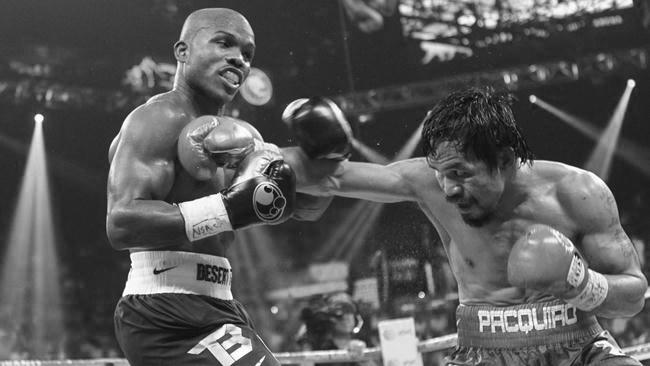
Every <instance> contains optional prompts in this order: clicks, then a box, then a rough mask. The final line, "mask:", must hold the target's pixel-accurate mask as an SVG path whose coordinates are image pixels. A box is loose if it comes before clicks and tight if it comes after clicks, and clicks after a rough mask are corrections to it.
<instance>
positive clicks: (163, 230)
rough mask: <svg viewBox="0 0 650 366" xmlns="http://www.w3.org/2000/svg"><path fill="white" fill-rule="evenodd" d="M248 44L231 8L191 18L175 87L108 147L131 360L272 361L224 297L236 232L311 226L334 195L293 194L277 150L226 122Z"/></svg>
mask: <svg viewBox="0 0 650 366" xmlns="http://www.w3.org/2000/svg"><path fill="white" fill-rule="evenodd" d="M254 53H255V39H254V34H253V30H252V28H251V26H250V24H249V23H248V21H247V20H246V19H245V18H244V16H242V15H241V14H239V13H238V12H235V11H233V10H230V9H223V8H210V9H201V10H198V11H195V12H193V13H192V14H190V15H189V16H188V17H187V19H186V20H185V23H184V25H183V29H182V31H181V34H180V38H179V40H178V42H176V44H175V45H174V56H175V57H176V60H177V70H176V74H175V78H174V85H173V89H172V90H171V91H169V92H166V93H162V94H159V95H156V96H154V97H152V98H151V99H149V100H148V101H147V102H146V103H145V104H143V105H141V106H139V107H137V108H136V109H135V110H133V111H132V112H131V113H130V114H129V115H128V116H127V117H126V119H125V121H124V123H123V125H122V128H121V130H120V132H119V133H118V135H117V137H116V138H115V139H114V140H113V142H112V144H111V146H110V149H109V160H110V172H109V177H108V207H107V217H106V232H107V235H108V238H109V240H110V242H111V245H112V246H113V247H114V248H115V249H118V250H128V251H129V252H130V259H131V270H130V272H129V277H128V280H127V283H126V286H125V289H124V292H123V296H122V297H121V299H120V300H119V302H118V304H117V306H116V309H115V331H116V336H117V340H118V342H119V344H120V347H121V348H122V350H123V351H124V354H125V356H126V358H127V359H128V361H129V363H130V365H133V366H139V365H174V366H182V365H231V364H232V365H262V366H263V365H278V364H279V363H278V361H277V360H276V359H275V357H274V356H273V354H272V353H271V352H270V351H269V349H268V348H267V347H266V346H265V345H264V343H263V342H262V340H261V339H260V337H259V336H258V334H257V332H256V331H255V329H254V326H253V323H252V321H251V319H250V318H249V316H248V314H247V313H246V310H245V309H244V308H243V306H242V305H241V304H240V303H239V302H238V301H237V300H235V299H233V296H232V293H231V289H230V288H231V281H232V277H231V275H232V268H231V265H230V262H229V261H228V258H227V256H226V252H227V249H228V247H229V246H230V244H231V243H232V242H233V240H234V232H236V231H237V230H238V229H241V228H246V227H250V226H254V225H271V224H279V223H281V222H283V221H285V220H287V219H288V218H290V217H294V218H310V219H316V218H318V216H319V215H320V214H321V213H322V211H323V210H324V208H325V207H327V205H328V204H329V202H330V201H331V198H322V199H321V198H317V197H309V196H307V195H300V194H299V195H296V193H295V177H294V175H293V172H292V170H291V168H290V167H289V166H288V165H287V164H286V163H285V162H284V161H283V159H282V156H281V155H280V154H279V150H278V148H277V146H275V145H272V144H269V143H265V142H263V141H262V137H261V136H260V134H259V133H258V132H257V130H256V129H255V128H254V127H253V126H252V125H251V124H249V123H247V122H244V121H241V120H238V119H235V118H231V117H225V116H222V115H221V111H222V110H223V107H224V105H225V104H226V103H228V102H230V101H231V100H232V99H233V97H234V96H235V94H236V93H237V91H238V90H239V87H240V86H241V85H242V83H243V82H244V80H245V78H246V77H247V76H248V74H249V71H250V66H251V62H252V60H253V55H254Z"/></svg>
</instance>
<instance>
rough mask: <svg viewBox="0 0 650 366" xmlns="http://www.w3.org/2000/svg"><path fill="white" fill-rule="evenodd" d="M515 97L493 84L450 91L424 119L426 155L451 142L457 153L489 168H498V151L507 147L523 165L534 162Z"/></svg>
mask: <svg viewBox="0 0 650 366" xmlns="http://www.w3.org/2000/svg"><path fill="white" fill-rule="evenodd" d="M513 100H514V97H513V96H512V95H511V94H509V93H500V92H495V91H494V89H493V88H491V87H484V88H476V87H473V88H469V89H465V90H460V91H456V92H453V93H451V94H449V95H448V96H447V97H445V98H444V99H443V100H442V101H440V102H439V103H437V104H436V105H435V106H434V107H433V108H432V109H431V110H430V111H429V112H428V113H427V115H426V117H425V118H424V121H423V129H422V141H423V152H424V156H426V157H427V159H431V158H435V156H436V149H437V147H438V145H439V144H440V143H442V142H450V143H452V144H453V145H455V147H456V149H457V150H458V152H460V153H462V154H463V155H465V156H471V157H473V158H475V159H477V160H479V161H482V162H484V163H485V164H486V165H487V167H488V168H489V169H490V170H493V169H495V168H496V167H497V164H498V156H499V153H500V152H501V151H502V150H503V149H506V148H511V149H512V150H513V152H514V155H515V157H517V158H519V159H520V160H521V164H522V165H523V164H525V163H526V162H532V161H533V160H534V159H535V156H534V155H533V153H532V152H531V151H530V149H529V148H528V145H527V144H526V141H525V140H524V138H523V136H522V134H521V132H520V130H519V127H517V125H516V123H515V117H514V114H513V113H512V109H511V104H512V102H513Z"/></svg>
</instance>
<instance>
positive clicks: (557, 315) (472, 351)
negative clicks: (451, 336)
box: [445, 300, 641, 366]
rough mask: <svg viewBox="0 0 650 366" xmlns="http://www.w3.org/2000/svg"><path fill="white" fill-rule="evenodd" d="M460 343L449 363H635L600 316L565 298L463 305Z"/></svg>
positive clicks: (563, 365)
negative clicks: (566, 301) (506, 304)
mask: <svg viewBox="0 0 650 366" xmlns="http://www.w3.org/2000/svg"><path fill="white" fill-rule="evenodd" d="M456 321H457V328H458V347H457V348H456V350H455V351H454V352H453V353H452V354H451V355H449V356H448V357H446V359H445V361H446V365H491V366H492V365H494V366H498V365H504V366H505V365H539V366H545V365H548V366H569V365H571V366H579V365H635V366H640V365H641V364H640V363H639V362H638V361H637V360H635V359H634V358H632V357H630V356H627V355H625V354H623V353H622V351H621V349H620V347H619V346H618V344H617V343H616V341H615V340H614V339H613V338H612V337H611V335H610V334H609V332H607V331H605V330H603V328H602V327H601V326H600V324H598V321H597V320H596V317H595V316H593V315H588V314H587V313H585V312H583V311H580V310H577V309H576V308H575V307H574V306H572V305H568V304H565V303H564V302H562V301H559V300H556V301H550V302H544V303H534V304H524V305H516V306H508V307H494V306H485V305H480V306H467V305H462V304H461V305H460V306H458V308H457V310H456Z"/></svg>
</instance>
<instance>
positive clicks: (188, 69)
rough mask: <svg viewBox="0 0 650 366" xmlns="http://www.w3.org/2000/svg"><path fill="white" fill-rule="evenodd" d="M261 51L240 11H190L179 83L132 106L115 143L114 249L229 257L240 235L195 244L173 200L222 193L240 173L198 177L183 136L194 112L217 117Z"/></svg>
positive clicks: (179, 53) (177, 51)
mask: <svg viewBox="0 0 650 366" xmlns="http://www.w3.org/2000/svg"><path fill="white" fill-rule="evenodd" d="M254 51H255V40H254V34H253V30H252V28H251V27H250V25H249V23H248V21H246V19H245V18H244V17H243V16H242V15H241V14H239V13H237V12H235V11H232V10H229V9H205V10H204V11H199V12H196V13H194V14H193V15H192V16H190V18H189V19H188V21H187V22H186V24H185V26H184V28H183V30H182V32H181V37H180V40H179V41H178V42H177V43H176V44H175V46H174V55H175V57H176V59H177V61H178V66H177V72H176V75H175V79H174V87H173V89H172V90H171V91H169V92H166V93H163V94H159V95H156V96H154V97H153V98H151V99H150V100H149V101H147V103H146V104H144V105H141V106H139V107H138V108H136V109H135V110H134V111H133V112H131V113H130V114H129V115H128V116H127V117H126V119H125V121H124V123H123V125H122V128H121V130H120V132H119V133H118V135H117V136H116V137H115V139H114V140H113V142H112V143H111V146H110V148H109V161H110V171H109V177H108V208H107V220H106V228H107V234H108V237H109V239H110V241H111V244H112V245H113V247H115V248H116V249H122V250H125V249H128V250H131V251H141V250H163V249H164V250H178V251H189V252H196V253H205V254H212V255H217V256H223V257H225V251H226V249H227V247H228V245H229V244H230V243H231V242H232V241H233V239H234V235H233V233H232V232H224V233H221V234H219V235H216V236H213V237H208V238H205V239H202V240H200V241H197V242H194V243H192V244H191V245H190V243H189V241H188V239H187V237H186V234H185V230H184V223H183V218H182V216H181V214H180V210H179V209H178V207H177V206H175V205H174V203H178V202H183V201H188V200H193V199H196V198H199V197H203V196H206V195H209V194H213V193H217V192H219V191H221V190H222V189H224V188H226V187H227V186H228V185H229V182H230V180H231V178H232V174H233V172H232V171H228V170H223V169H220V170H219V171H218V173H217V174H216V175H215V176H214V177H213V179H212V180H210V181H204V182H201V181H197V180H195V179H193V178H192V177H191V176H190V175H189V174H188V173H187V172H186V171H185V170H184V169H183V168H182V166H180V164H179V162H178V158H177V139H178V135H179V133H180V131H181V130H182V129H183V127H184V126H185V125H187V124H188V123H189V122H190V121H192V120H193V119H194V118H197V117H199V116H201V115H218V114H219V112H220V110H221V109H222V107H223V106H224V105H225V104H226V103H228V102H230V101H231V100H232V98H233V97H234V96H235V94H236V93H237V90H238V88H239V86H240V85H241V83H242V82H243V81H244V79H245V78H246V77H247V76H248V74H249V71H250V64H251V61H252V58H253V54H254ZM245 126H246V127H247V128H249V129H250V130H251V132H252V133H253V134H254V136H256V137H257V138H259V139H261V136H260V135H259V133H258V132H257V130H255V128H253V127H252V126H251V125H248V124H246V125H245Z"/></svg>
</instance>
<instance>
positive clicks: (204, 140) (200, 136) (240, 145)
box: [177, 115, 255, 180]
mask: <svg viewBox="0 0 650 366" xmlns="http://www.w3.org/2000/svg"><path fill="white" fill-rule="evenodd" d="M177 148H178V160H179V161H180V163H181V165H182V166H183V168H184V169H185V170H186V171H187V172H188V173H189V174H190V175H191V176H192V177H194V178H195V179H197V180H209V179H210V178H212V176H213V175H214V173H215V171H216V169H217V168H219V167H227V168H235V167H237V165H238V164H239V163H240V162H241V160H242V159H243V158H244V157H245V156H246V155H247V154H248V153H250V152H251V151H253V150H254V148H255V139H254V136H253V134H252V133H251V132H250V131H249V130H248V129H247V128H245V127H244V126H243V125H241V124H240V123H239V120H237V119H235V118H232V117H225V116H209V115H206V116H201V117H198V118H196V119H194V120H192V121H191V122H190V123H188V124H187V126H185V127H184V128H183V129H182V130H181V133H180V135H179V137H178V146H177Z"/></svg>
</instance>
